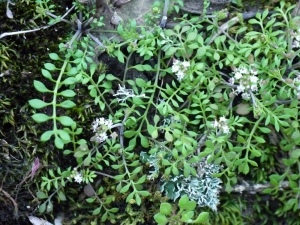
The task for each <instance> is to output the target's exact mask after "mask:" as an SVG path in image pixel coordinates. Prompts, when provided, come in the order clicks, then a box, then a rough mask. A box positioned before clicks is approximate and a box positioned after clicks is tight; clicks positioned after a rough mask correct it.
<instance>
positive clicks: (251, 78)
mask: <svg viewBox="0 0 300 225" xmlns="http://www.w3.org/2000/svg"><path fill="white" fill-rule="evenodd" d="M250 81H251V82H252V83H257V81H258V77H256V76H250Z"/></svg>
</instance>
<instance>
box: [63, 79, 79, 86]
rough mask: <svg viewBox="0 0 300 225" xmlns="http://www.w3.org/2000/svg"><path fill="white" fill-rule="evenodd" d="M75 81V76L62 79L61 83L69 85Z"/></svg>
mask: <svg viewBox="0 0 300 225" xmlns="http://www.w3.org/2000/svg"><path fill="white" fill-rule="evenodd" d="M76 82H77V80H76V78H74V77H68V78H66V79H65V80H64V81H62V82H61V84H67V85H71V84H75V83H76Z"/></svg>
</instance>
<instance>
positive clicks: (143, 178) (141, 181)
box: [136, 175, 147, 196]
mask: <svg viewBox="0 0 300 225" xmlns="http://www.w3.org/2000/svg"><path fill="white" fill-rule="evenodd" d="M146 179H147V175H143V176H142V177H140V178H139V179H138V181H137V182H136V184H142V183H144V182H145V181H146ZM140 194H141V193H140ZM141 195H142V196H144V195H143V194H141Z"/></svg>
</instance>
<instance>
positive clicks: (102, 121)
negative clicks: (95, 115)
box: [98, 117, 105, 125]
mask: <svg viewBox="0 0 300 225" xmlns="http://www.w3.org/2000/svg"><path fill="white" fill-rule="evenodd" d="M98 121H99V122H98V123H99V125H103V124H105V119H104V118H103V117H101V118H100V119H99V120H98Z"/></svg>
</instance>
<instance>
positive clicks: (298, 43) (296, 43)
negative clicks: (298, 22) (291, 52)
mask: <svg viewBox="0 0 300 225" xmlns="http://www.w3.org/2000/svg"><path fill="white" fill-rule="evenodd" d="M291 36H292V38H293V43H292V48H299V47H300V29H298V30H297V31H296V32H292V35H291Z"/></svg>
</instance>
